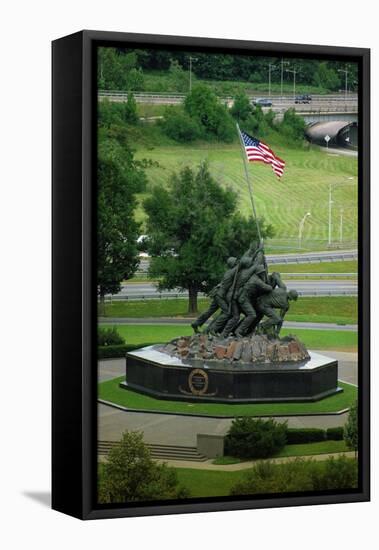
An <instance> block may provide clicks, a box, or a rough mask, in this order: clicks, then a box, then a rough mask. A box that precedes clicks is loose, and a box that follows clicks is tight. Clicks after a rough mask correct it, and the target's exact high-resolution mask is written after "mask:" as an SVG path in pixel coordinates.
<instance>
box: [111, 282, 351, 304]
mask: <svg viewBox="0 0 379 550" xmlns="http://www.w3.org/2000/svg"><path fill="white" fill-rule="evenodd" d="M285 283H286V285H287V287H288V289H295V290H297V291H298V292H299V294H300V295H301V296H356V295H357V293H358V286H357V281H355V280H352V279H348V280H340V279H337V280H329V281H328V280H326V281H325V280H311V281H309V280H296V281H291V280H288V281H285ZM187 296H188V293H187V292H180V291H179V290H165V291H164V292H162V293H159V292H158V290H157V288H156V286H155V285H154V284H153V283H132V284H125V285H123V286H122V289H121V292H120V293H119V294H116V295H113V296H112V300H151V299H159V298H160V297H162V298H177V297H179V298H180V297H183V298H186V297H187Z"/></svg>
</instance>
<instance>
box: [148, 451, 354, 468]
mask: <svg viewBox="0 0 379 550" xmlns="http://www.w3.org/2000/svg"><path fill="white" fill-rule="evenodd" d="M340 456H346V457H348V458H354V456H355V453H354V451H348V452H345V453H324V454H321V455H306V456H283V457H280V458H268V459H264V460H248V461H246V462H238V464H212V461H213V458H212V459H210V460H207V461H205V462H194V461H190V460H158V461H157V462H160V463H163V462H165V463H166V464H167V465H168V466H173V467H174V468H192V469H196V470H214V471H224V472H237V471H240V470H246V469H248V468H252V467H253V466H255V465H256V464H257V463H258V462H272V463H273V464H285V463H287V462H294V461H295V460H297V459H298V458H303V459H305V460H307V459H308V460H309V459H312V460H316V461H318V462H321V461H322V460H327V459H328V458H330V457H334V458H338V457H340Z"/></svg>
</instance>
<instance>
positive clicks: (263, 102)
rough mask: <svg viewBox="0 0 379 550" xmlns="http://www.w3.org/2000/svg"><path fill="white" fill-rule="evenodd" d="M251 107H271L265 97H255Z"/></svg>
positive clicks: (270, 103) (269, 100) (270, 102)
mask: <svg viewBox="0 0 379 550" xmlns="http://www.w3.org/2000/svg"><path fill="white" fill-rule="evenodd" d="M253 105H260V106H261V107H272V101H271V99H266V98H265V97H257V98H256V99H254V100H253Z"/></svg>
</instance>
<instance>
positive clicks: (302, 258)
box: [266, 252, 358, 264]
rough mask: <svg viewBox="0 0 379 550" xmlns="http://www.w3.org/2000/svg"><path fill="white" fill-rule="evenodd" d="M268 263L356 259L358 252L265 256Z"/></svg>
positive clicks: (310, 262)
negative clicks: (325, 254)
mask: <svg viewBox="0 0 379 550" xmlns="http://www.w3.org/2000/svg"><path fill="white" fill-rule="evenodd" d="M266 259H267V263H268V264H308V263H309V264H312V263H322V262H339V261H341V262H344V261H349V260H357V259H358V252H344V253H342V254H333V253H331V254H330V255H329V254H328V255H327V256H312V254H310V255H309V256H303V255H302V256H286V257H283V258H281V257H279V256H276V257H275V258H272V257H271V258H270V256H267V257H266Z"/></svg>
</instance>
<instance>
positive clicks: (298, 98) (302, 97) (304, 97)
mask: <svg viewBox="0 0 379 550" xmlns="http://www.w3.org/2000/svg"><path fill="white" fill-rule="evenodd" d="M311 101H312V97H311V96H310V95H307V94H303V95H297V96H296V97H295V103H310V102H311Z"/></svg>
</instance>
